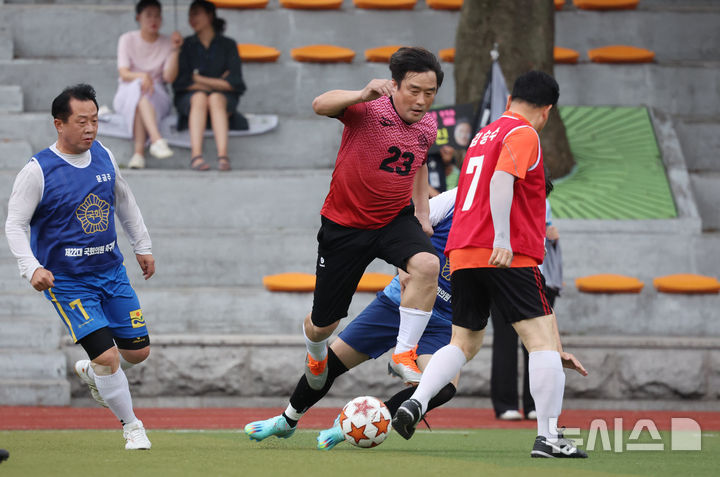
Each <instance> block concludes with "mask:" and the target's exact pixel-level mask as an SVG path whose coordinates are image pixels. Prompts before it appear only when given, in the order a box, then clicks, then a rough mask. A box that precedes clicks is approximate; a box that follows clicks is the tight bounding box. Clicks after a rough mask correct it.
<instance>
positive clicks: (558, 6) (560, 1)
mask: <svg viewBox="0 0 720 477" xmlns="http://www.w3.org/2000/svg"><path fill="white" fill-rule="evenodd" d="M554 1H555V10H562V7H564V6H565V0H554Z"/></svg>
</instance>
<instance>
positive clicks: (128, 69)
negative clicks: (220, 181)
mask: <svg viewBox="0 0 720 477" xmlns="http://www.w3.org/2000/svg"><path fill="white" fill-rule="evenodd" d="M135 12H136V17H135V19H136V20H137V22H138V24H139V25H140V29H139V30H135V31H130V32H127V33H124V34H123V35H121V36H120V39H119V40H118V72H119V74H120V78H119V80H118V90H117V93H116V94H115V99H114V100H113V107H114V108H115V111H117V112H118V113H119V114H121V115H122V116H123V117H124V118H125V124H126V125H127V128H128V130H129V132H130V133H131V134H132V136H133V139H134V142H135V154H133V156H132V158H131V159H130V162H129V163H128V167H130V168H133V169H142V168H143V167H145V156H144V155H143V153H144V151H145V144H146V143H147V141H148V138H149V139H150V154H152V155H153V156H154V157H156V158H158V159H165V158H167V157H170V156H172V154H173V152H172V150H171V149H170V148H169V147H168V144H167V141H166V140H165V139H163V137H162V136H161V134H160V130H159V127H158V125H159V124H160V121H161V120H162V119H163V118H164V117H165V116H167V115H168V114H169V113H170V110H171V107H172V101H171V99H170V96H169V94H168V92H167V88H166V86H165V85H166V83H168V79H169V78H174V77H175V76H176V75H177V67H178V51H179V50H180V45H181V44H182V36H181V35H180V33H178V32H173V34H172V35H171V36H170V37H168V36H166V35H161V34H160V33H159V31H160V27H161V26H162V13H161V6H160V2H158V1H157V0H140V1H139V2H138V3H137V5H136V6H135Z"/></svg>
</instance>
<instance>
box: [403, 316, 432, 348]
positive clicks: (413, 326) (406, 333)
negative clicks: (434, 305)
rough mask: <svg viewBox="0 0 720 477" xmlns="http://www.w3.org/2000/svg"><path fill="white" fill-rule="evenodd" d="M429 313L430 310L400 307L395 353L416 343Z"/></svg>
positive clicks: (423, 329)
mask: <svg viewBox="0 0 720 477" xmlns="http://www.w3.org/2000/svg"><path fill="white" fill-rule="evenodd" d="M431 314H432V312H430V311H423V310H418V309H416V308H406V307H404V306H401V307H400V329H398V336H397V344H396V345H395V351H394V352H395V354H398V353H404V352H405V351H409V350H411V349H413V348H414V347H415V346H416V345H417V344H418V341H420V337H421V336H422V334H423V331H425V327H426V326H427V324H428V321H430V315H431Z"/></svg>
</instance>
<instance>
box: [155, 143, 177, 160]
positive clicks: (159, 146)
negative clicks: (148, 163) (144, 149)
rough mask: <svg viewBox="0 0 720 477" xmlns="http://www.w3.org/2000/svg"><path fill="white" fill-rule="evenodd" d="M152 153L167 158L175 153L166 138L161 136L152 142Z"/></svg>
mask: <svg viewBox="0 0 720 477" xmlns="http://www.w3.org/2000/svg"><path fill="white" fill-rule="evenodd" d="M150 154H152V155H153V157H156V158H158V159H167V158H168V157H170V156H172V155H173V151H172V149H170V147H169V146H168V143H167V141H166V140H165V139H163V138H160V139H158V140H157V141H155V142H154V143H152V144H150Z"/></svg>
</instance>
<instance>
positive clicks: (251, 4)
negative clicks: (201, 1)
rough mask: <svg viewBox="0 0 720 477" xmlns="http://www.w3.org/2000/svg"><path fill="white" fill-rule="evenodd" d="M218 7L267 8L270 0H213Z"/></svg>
mask: <svg viewBox="0 0 720 477" xmlns="http://www.w3.org/2000/svg"><path fill="white" fill-rule="evenodd" d="M211 1H212V3H214V4H215V6H216V7H218V8H265V7H266V6H267V4H268V0H211Z"/></svg>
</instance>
